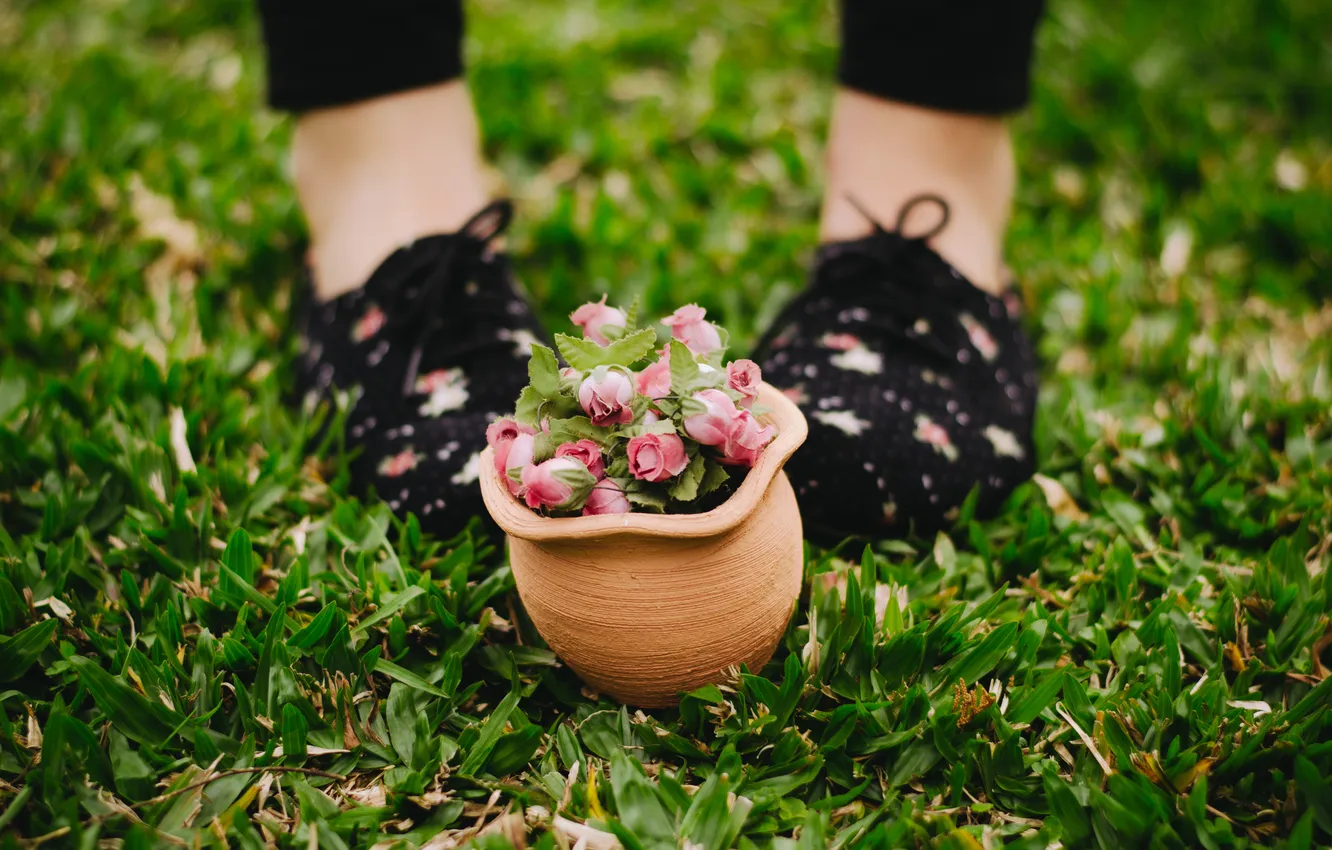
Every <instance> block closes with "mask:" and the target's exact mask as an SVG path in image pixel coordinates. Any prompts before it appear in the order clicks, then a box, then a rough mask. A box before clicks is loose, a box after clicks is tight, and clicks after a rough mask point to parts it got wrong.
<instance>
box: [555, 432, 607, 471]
mask: <svg viewBox="0 0 1332 850" xmlns="http://www.w3.org/2000/svg"><path fill="white" fill-rule="evenodd" d="M555 457H571V458H573V459H574V460H576V461H578V462H580V463H581V464H583V466H586V467H587V471H588V472H590V473H592V477H593V478H600V477H601V476H603V475H605V474H606V465H605V464H604V463H603V462H602V460H601V446H598V445H597V444H596V443H594V442H592V441H591V440H579V441H578V442H576V443H561V444H560V447H559V448H557V449H556V450H555Z"/></svg>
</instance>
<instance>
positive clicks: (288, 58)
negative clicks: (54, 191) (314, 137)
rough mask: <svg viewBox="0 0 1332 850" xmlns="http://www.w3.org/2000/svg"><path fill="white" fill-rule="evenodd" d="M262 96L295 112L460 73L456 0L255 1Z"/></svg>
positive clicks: (459, 7)
mask: <svg viewBox="0 0 1332 850" xmlns="http://www.w3.org/2000/svg"><path fill="white" fill-rule="evenodd" d="M259 16H260V20H261V21H262V23H263V30H264V46H265V49H266V52H267V54H268V102H269V103H270V104H271V105H272V106H273V107H274V108H276V109H285V110H290V111H293V112H300V111H303V110H307V109H318V108H321V107H329V106H341V105H343V104H347V103H353V102H355V101H358V100H367V99H369V98H373V97H378V96H380V95H386V94H393V93H394V92H400V91H406V90H408V89H414V88H419V87H421V86H428V85H433V84H436V83H442V82H447V81H448V80H451V79H454V78H456V77H458V76H460V75H461V74H462V68H463V63H462V35H463V11H462V1H461V0H259Z"/></svg>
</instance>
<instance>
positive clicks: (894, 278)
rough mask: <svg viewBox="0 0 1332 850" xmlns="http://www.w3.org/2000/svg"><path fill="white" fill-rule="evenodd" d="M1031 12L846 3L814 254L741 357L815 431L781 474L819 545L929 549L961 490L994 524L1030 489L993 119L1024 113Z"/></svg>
mask: <svg viewBox="0 0 1332 850" xmlns="http://www.w3.org/2000/svg"><path fill="white" fill-rule="evenodd" d="M1039 11H1040V0H1005V2H1000V0H993V2H986V0H959V2H952V3H924V2H916V0H895V2H890V0H844V3H843V21H842V24H843V54H842V62H841V67H840V69H839V81H840V83H841V88H840V89H839V91H838V94H837V97H836V100H835V103H834V107H833V119H832V126H831V130H830V136H829V141H828V186H827V190H826V192H827V194H826V195H825V198H824V205H823V222H822V233H823V238H824V239H825V240H827V242H826V244H825V245H824V246H823V247H822V248H821V249H820V251H819V254H818V257H817V259H816V260H815V266H814V270H813V273H812V275H811V283H810V286H809V288H808V290H807V291H806V292H805V293H804V294H803V295H802V296H800V297H798V298H797V299H796V301H795V302H794V303H793V304H792V305H790V306H789V307H788V308H787V309H786V311H785V312H784V313H783V314H782V315H781V316H780V317H779V318H778V320H777V322H776V323H775V324H774V326H773V329H772V331H770V332H769V334H768V336H767V337H766V338H765V339H764V340H763V342H762V343H761V344H760V346H759V350H758V352H757V353H756V358H757V359H759V361H760V362H761V363H762V364H763V371H764V373H765V376H766V377H767V379H768V380H769V381H770V382H771V383H773V384H774V385H776V386H778V387H782V388H783V389H785V390H786V391H787V392H788V393H789V394H790V395H792V396H793V397H794V398H795V399H796V400H797V402H798V403H799V404H800V405H801V407H802V409H803V410H804V411H805V413H806V416H807V417H808V418H809V420H810V435H809V440H808V442H807V443H806V445H805V447H804V448H802V449H801V450H800V451H799V452H797V453H796V455H795V457H793V458H792V459H791V461H790V463H788V465H787V470H788V472H789V473H790V475H791V478H792V483H793V484H794V485H795V487H796V492H797V493H798V495H799V496H800V499H801V507H802V510H803V512H804V515H805V519H806V523H807V525H809V526H810V527H811V528H812V529H813V530H814V531H815V532H816V533H817V532H819V531H823V532H825V533H831V534H835V535H844V534H881V533H884V532H885V531H886V530H888V529H896V530H904V529H905V528H907V527H911V526H914V527H915V528H916V530H917V531H918V532H923V533H928V532H930V531H932V530H934V529H936V528H939V527H942V526H945V525H947V523H948V522H949V519H950V518H951V517H952V516H954V515H955V513H956V511H957V509H958V508H959V506H960V505H961V504H962V503H963V501H964V500H965V499H966V498H967V497H968V494H970V493H971V492H972V491H973V490H976V491H978V496H979V502H978V505H977V509H978V512H979V513H980V514H982V515H984V514H986V513H990V512H993V511H994V510H995V509H997V508H998V506H999V505H1000V503H1001V502H1002V501H1003V499H1004V497H1006V496H1007V495H1008V493H1009V492H1010V491H1011V490H1012V488H1013V487H1014V486H1015V485H1017V484H1018V483H1020V482H1021V481H1023V480H1024V479H1026V478H1027V477H1028V476H1029V475H1030V473H1031V469H1032V463H1033V460H1034V458H1033V454H1034V450H1033V447H1032V443H1031V429H1032V413H1033V409H1034V404H1035V390H1036V374H1035V368H1034V364H1033V362H1032V357H1031V348H1030V346H1029V345H1028V343H1027V339H1026V336H1025V333H1024V332H1023V329H1022V326H1021V322H1020V319H1019V316H1020V307H1019V304H1018V301H1017V298H1016V294H1015V293H1013V292H1009V291H1006V283H1007V282H1006V281H1005V280H1004V277H1003V263H1002V256H1001V249H1002V243H1003V236H1004V228H1005V226H1006V224H1007V220H1008V209H1009V204H1010V203H1011V199H1012V194H1013V184H1014V167H1013V157H1012V148H1011V144H1010V142H1009V137H1008V131H1007V128H1006V127H1005V126H1004V124H1003V121H1002V119H1001V117H1000V116H1001V115H1002V114H1003V113H1004V112H1007V111H1010V110H1012V109H1016V108H1018V107H1020V106H1021V105H1022V103H1023V102H1024V101H1025V99H1026V91H1027V77H1028V63H1029V59H1030V54H1031V38H1032V34H1033V30H1034V27H1035V23H1036V20H1037V17H1038V15H1039ZM926 201H928V202H926ZM931 206H932V207H934V210H933V213H934V215H935V218H933V219H932V220H931V219H930V217H929V215H928V214H927V213H928V212H930V211H929V210H927V209H925V208H926V207H931ZM889 228H892V229H889Z"/></svg>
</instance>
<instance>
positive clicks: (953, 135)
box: [821, 90, 1016, 292]
mask: <svg viewBox="0 0 1332 850" xmlns="http://www.w3.org/2000/svg"><path fill="white" fill-rule="evenodd" d="M1015 182H1016V173H1015V168H1014V164H1013V153H1012V144H1011V141H1010V139H1009V134H1008V129H1007V127H1006V126H1005V125H1004V124H1003V122H1002V121H1001V120H999V119H994V118H984V117H979V116H971V115H962V114H958V113H949V112H938V111H934V110H929V109H923V108H920V107H915V106H908V105H906V104H900V103H894V102H892V101H886V100H881V99H879V98H874V97H870V96H868V95H863V94H859V93H856V92H852V91H847V90H842V91H839V92H838V95H837V100H836V103H835V105H834V108H833V120H832V128H831V130H830V133H829V140H828V185H827V189H826V192H825V196H824V204H823V218H822V228H821V229H822V236H823V238H824V239H825V240H837V239H852V238H856V237H858V236H862V235H864V234H865V233H867V232H868V231H869V228H870V224H869V222H867V221H866V220H865V216H864V215H863V214H862V213H861V212H860V211H859V210H857V209H856V207H855V205H853V204H852V203H851V201H849V200H848V198H853V199H854V200H855V203H856V204H859V205H860V206H861V207H863V208H864V209H866V210H867V211H868V212H869V213H871V214H872V215H873V216H874V217H875V218H876V219H877V220H878V221H880V222H881V223H882V224H884V226H886V227H891V226H892V225H893V223H894V222H896V220H897V214H898V211H899V210H900V209H901V207H902V205H903V204H904V203H905V202H906V201H907V200H909V199H910V198H912V197H913V196H916V195H920V194H935V195H939V196H941V197H942V198H944V199H945V200H946V201H947V202H948V205H949V210H950V218H949V223H948V226H947V227H946V228H945V229H944V230H943V231H942V232H940V233H939V234H938V235H937V236H935V237H934V238H932V239H931V240H930V244H931V246H932V247H934V249H935V250H937V251H938V252H939V253H940V254H941V255H942V256H943V257H944V258H945V259H947V260H948V261H949V262H951V263H952V264H953V265H954V266H956V267H957V269H958V270H959V271H961V272H962V273H963V274H964V275H966V276H967V278H968V279H969V280H971V281H972V282H973V283H975V284H976V285H977V286H978V287H980V288H981V289H984V290H986V291H989V292H998V291H999V290H1000V289H1001V288H1002V285H1003V283H1004V280H1003V237H1004V231H1005V229H1006V228H1007V225H1008V214H1009V207H1010V205H1011V203H1012V196H1013V190H1014V185H1015ZM930 225H931V222H929V221H921V222H919V223H917V222H915V221H909V222H907V224H906V230H907V233H908V234H910V233H911V232H912V230H913V227H914V228H918V229H919V230H925V229H928V228H929V226H930Z"/></svg>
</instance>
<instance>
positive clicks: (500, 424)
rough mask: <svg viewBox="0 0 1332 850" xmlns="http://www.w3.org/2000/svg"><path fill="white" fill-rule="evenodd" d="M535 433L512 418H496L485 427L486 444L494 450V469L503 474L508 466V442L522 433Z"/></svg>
mask: <svg viewBox="0 0 1332 850" xmlns="http://www.w3.org/2000/svg"><path fill="white" fill-rule="evenodd" d="M534 433H536V432H535V431H533V430H532V429H531V428H529V427H527V426H526V425H519V424H518V423H517V422H515V421H514V420H512V419H509V418H507V417H506V418H504V419H496V420H495V421H494V422H491V423H490V425H489V426H487V428H486V445H488V446H490V447H491V448H492V449H494V450H495V471H496V472H498V473H499V474H500V475H503V474H504V471H505V469H506V468H507V466H508V459H509V444H510V443H512V442H513V441H514V440H516V439H518V437H519V436H521V435H523V434H534Z"/></svg>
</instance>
